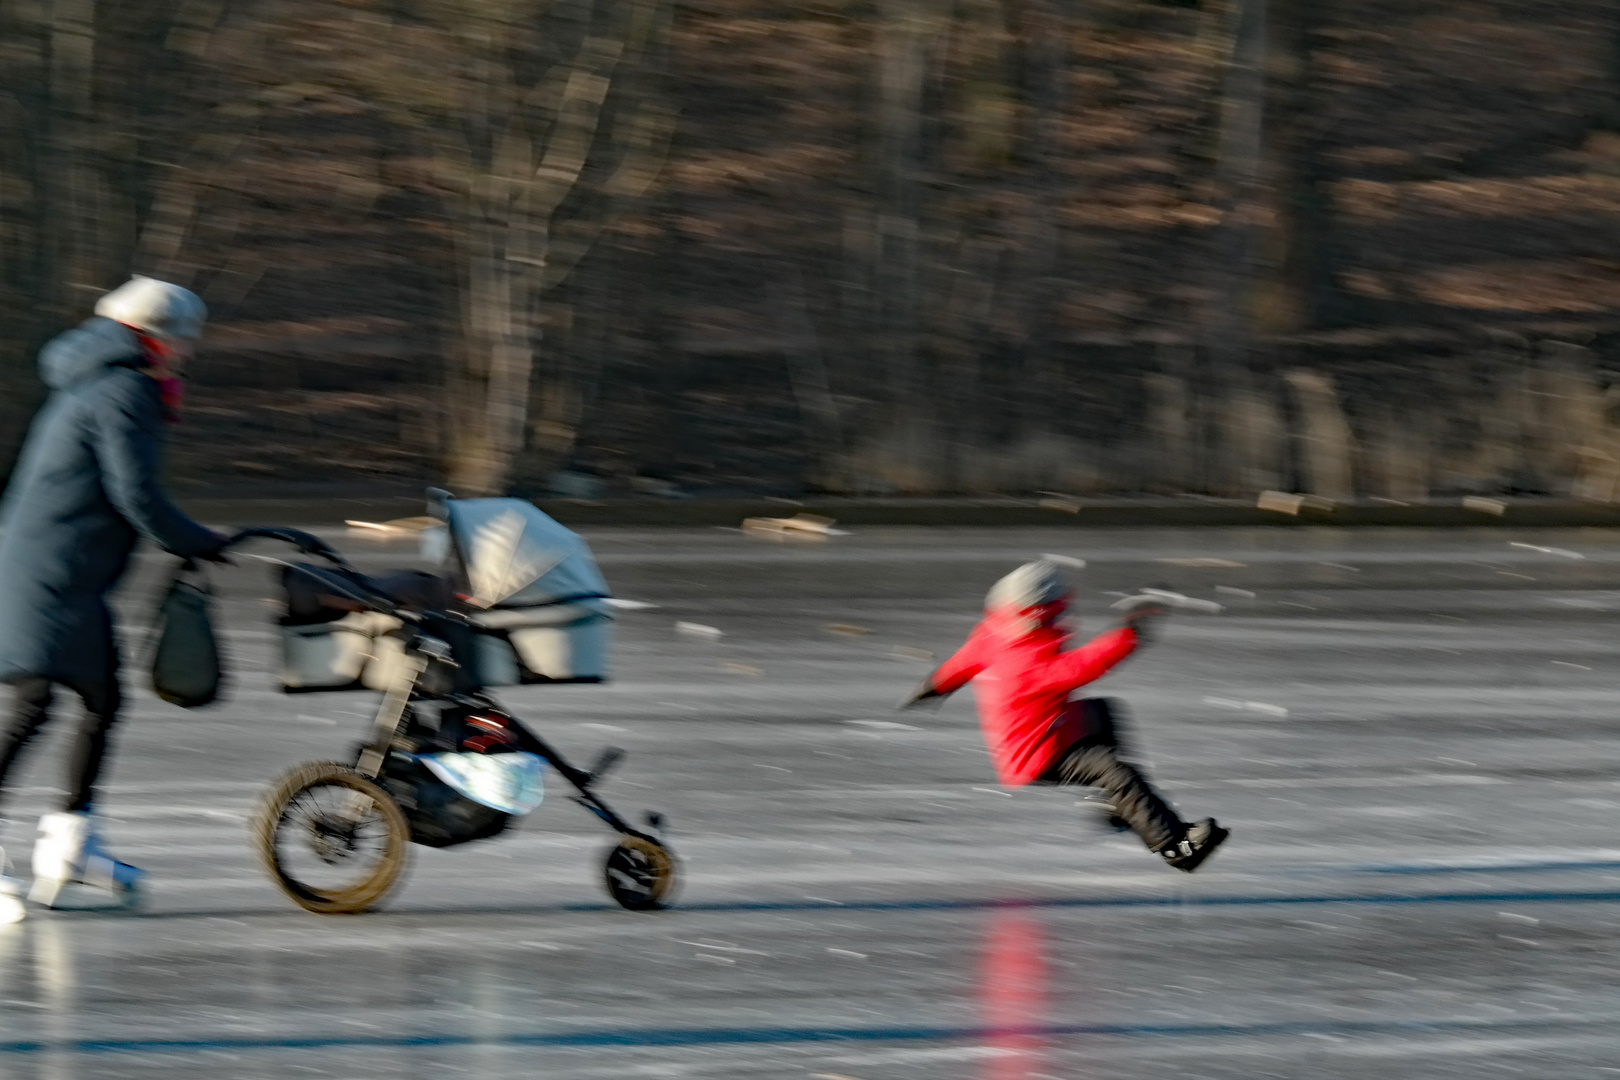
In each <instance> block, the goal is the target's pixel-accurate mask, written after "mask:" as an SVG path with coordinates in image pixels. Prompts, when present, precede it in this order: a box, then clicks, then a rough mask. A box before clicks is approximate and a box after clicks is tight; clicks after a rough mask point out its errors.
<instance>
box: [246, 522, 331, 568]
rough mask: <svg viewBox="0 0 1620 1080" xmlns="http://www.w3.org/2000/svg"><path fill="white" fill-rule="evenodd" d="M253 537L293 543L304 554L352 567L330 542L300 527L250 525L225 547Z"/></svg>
mask: <svg viewBox="0 0 1620 1080" xmlns="http://www.w3.org/2000/svg"><path fill="white" fill-rule="evenodd" d="M254 539H265V540H280V541H282V542H283V543H287V544H291V545H293V546H294V547H296V548H297V549H298V550H299V551H302V552H303V553H304V554H306V555H314V556H316V557H318V558H322V559H325V560H326V561H327V562H329V563H331V564H332V565H334V566H337V567H339V568H341V569H344V570H353V569H354V567H352V566H350V565H349V560H347V559H345V558H344V557H343V555H342V553H341V552H339V551H338V550H337V549H336V548H334V547H333V546H332V545H331V544H328V543H327V542H326V541H325V540H322V539H321V538H320V537H318V536H315V535H314V534H313V533H307V532H304V531H303V530H302V529H289V528H286V527H285V526H272V525H250V526H248V527H247V528H245V529H241V530H239V531H238V532H237V533H236V534H235V535H233V536H232V537H231V538H230V539H229V540H227V541H226V542H225V547H226V548H233V547H235V546H236V545H238V544H240V543H243V542H245V541H248V540H254Z"/></svg>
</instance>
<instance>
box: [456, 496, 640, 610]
mask: <svg viewBox="0 0 1620 1080" xmlns="http://www.w3.org/2000/svg"><path fill="white" fill-rule="evenodd" d="M444 505H445V514H446V525H447V527H448V528H449V530H450V536H451V539H452V540H453V541H454V543H455V549H456V551H457V552H458V553H459V554H460V556H461V561H462V566H463V567H464V568H465V570H466V573H467V591H468V594H469V595H470V596H471V597H472V601H473V603H475V604H477V605H478V606H479V607H483V608H495V607H502V608H520V607H538V606H540V605H542V604H565V603H571V602H578V601H589V600H600V599H604V598H606V597H607V596H608V587H607V582H605V581H603V580H602V573H601V571H599V570H598V569H597V568H596V560H595V559H593V558H591V549H590V548H589V547H587V546H586V545H585V541H584V540H582V539H581V538H580V537H579V535H578V534H576V533H574V532H572V531H571V530H569V529H566V528H564V527H563V526H561V525H559V524H557V522H556V521H555V520H553V519H552V518H551V517H549V516H547V515H546V514H545V513H543V512H542V511H541V510H540V509H539V508H538V507H536V506H535V505H534V504H533V503H529V502H526V501H524V500H523V499H451V500H448V501H447V502H446V503H445V504H444Z"/></svg>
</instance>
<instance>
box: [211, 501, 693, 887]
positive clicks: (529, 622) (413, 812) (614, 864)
mask: <svg viewBox="0 0 1620 1080" xmlns="http://www.w3.org/2000/svg"><path fill="white" fill-rule="evenodd" d="M430 496H431V497H432V503H431V506H430V508H431V509H432V510H433V512H434V516H435V517H437V518H439V520H440V521H441V522H442V525H441V526H440V527H439V528H437V529H431V530H429V531H428V532H426V533H424V534H423V539H424V547H425V548H428V547H434V548H437V549H438V554H439V555H440V556H441V557H442V559H443V562H444V564H445V567H446V571H447V573H446V574H445V575H444V576H436V575H432V574H427V573H422V572H420V571H401V572H397V573H390V574H385V575H380V576H377V577H368V576H366V575H364V574H362V573H360V572H359V571H357V570H356V569H355V568H354V567H353V566H351V565H350V564H349V563H348V561H347V560H345V559H344V557H343V556H342V555H341V554H339V553H338V552H337V551H335V550H333V549H332V548H331V547H330V546H329V545H327V544H326V543H325V542H324V541H322V540H320V539H319V538H317V537H314V536H311V535H310V534H308V533H304V532H300V531H298V530H295V529H283V528H252V529H246V530H243V531H242V532H240V533H238V534H237V535H236V536H235V537H234V538H233V539H232V541H231V542H232V544H236V543H240V542H242V541H245V540H248V539H252V538H255V537H264V538H270V539H277V540H282V541H285V542H288V543H291V544H294V545H296V546H297V547H298V548H299V549H300V550H301V551H303V552H304V553H305V554H308V555H312V556H315V557H317V558H319V559H321V560H323V564H311V563H284V564H282V570H281V579H282V584H283V587H284V589H285V594H286V613H285V615H283V616H282V617H281V620H280V624H281V635H282V646H283V657H282V659H283V665H282V683H283V689H284V690H286V691H287V692H288V693H308V692H314V691H329V690H349V689H372V690H380V691H382V692H383V698H382V703H381V705H380V706H379V708H378V710H377V715H376V719H375V721H374V723H373V725H372V729H371V734H370V737H369V738H368V739H367V740H366V741H365V742H364V743H362V744H360V745H359V746H357V747H356V748H355V749H354V752H353V755H352V757H351V758H350V759H349V760H348V761H342V762H338V761H331V762H317V763H313V764H308V765H300V766H298V767H296V768H294V769H292V770H290V771H289V772H287V773H286V774H285V775H283V776H282V777H281V778H280V779H279V780H277V781H276V783H275V784H274V786H273V787H271V789H270V790H269V791H268V792H267V793H266V795H265V797H264V800H263V802H262V804H261V805H260V808H259V811H258V813H257V815H256V817H255V819H254V822H253V834H254V838H255V841H256V846H257V848H258V854H259V857H260V860H261V861H262V863H263V865H264V867H265V869H266V871H267V872H268V873H269V874H270V876H271V878H272V879H273V880H274V881H275V882H276V884H277V885H278V886H280V888H281V889H282V891H283V892H285V893H286V894H287V895H288V896H289V897H291V898H292V900H293V901H294V902H295V903H297V904H298V905H300V906H301V907H303V908H305V909H306V910H308V911H313V912H316V913H319V914H345V913H352V912H359V911H365V910H367V909H368V908H371V907H373V906H375V905H376V904H378V903H379V902H380V901H381V900H382V899H383V897H384V896H386V895H387V893H388V892H389V890H390V889H391V888H392V887H393V886H394V885H395V884H396V883H397V882H398V881H399V880H400V878H401V875H402V874H403V872H404V870H405V866H406V863H407V861H408V852H409V847H408V845H409V844H411V843H417V844H425V845H427V846H429V847H450V846H452V845H456V844H463V843H467V842H469V841H472V840H481V839H485V838H488V837H492V836H495V835H497V834H498V833H500V832H501V831H502V830H504V829H505V828H506V826H507V825H508V824H509V823H510V821H511V819H512V818H513V817H515V816H519V815H522V814H526V813H528V812H529V811H531V810H533V809H534V808H535V807H536V806H537V805H539V803H540V798H541V794H542V790H543V789H542V781H543V778H544V772H545V766H546V765H547V764H548V763H549V764H550V765H551V767H552V768H554V769H556V771H557V772H558V773H559V774H560V775H561V776H562V778H563V779H564V780H566V781H568V783H569V784H570V785H572V787H573V788H574V792H575V793H574V794H573V795H572V796H571V798H572V799H573V801H574V802H576V803H578V804H579V805H581V806H583V807H584V808H585V809H587V810H589V811H590V812H591V813H593V814H595V815H596V816H597V817H599V818H600V819H601V820H602V821H603V822H605V823H606V824H607V825H608V826H609V827H611V828H612V829H614V830H615V831H617V832H618V833H619V842H618V843H617V844H616V845H615V846H614V847H613V848H612V849H611V850H610V851H609V852H608V853H607V857H606V860H605V863H604V866H603V876H604V882H605V884H606V886H607V891H608V893H609V894H610V895H611V896H612V897H613V899H614V900H616V901H617V902H618V903H619V904H621V905H622V906H624V907H626V908H629V909H631V910H648V909H652V908H658V907H662V906H664V905H665V904H666V903H667V902H668V901H669V900H670V898H671V896H672V894H673V890H674V886H675V877H676V863H675V859H674V857H673V856H672V855H671V853H670V851H669V849H668V847H667V846H666V845H665V844H664V843H663V841H662V840H661V839H660V837H659V835H658V834H659V832H660V830H661V828H662V824H663V823H662V818H661V816H660V815H658V814H655V813H652V812H650V811H649V812H648V814H647V828H648V831H642V830H639V829H636V828H634V827H632V826H631V825H630V824H628V823H627V822H626V821H625V820H624V819H623V818H621V817H620V816H619V815H618V814H617V813H615V812H614V810H613V809H612V807H610V806H609V805H608V804H607V803H606V802H605V801H604V800H603V799H602V797H601V795H600V794H598V792H597V786H598V785H599V784H600V782H601V780H602V778H603V777H604V776H605V775H606V774H607V772H608V771H609V770H610V769H611V768H612V767H613V766H614V765H615V764H617V763H618V761H619V760H620V759H621V758H622V757H623V751H621V750H618V749H616V748H608V749H607V750H605V751H604V752H603V753H602V754H601V756H600V757H599V758H598V760H597V761H596V762H595V763H594V764H593V765H591V766H590V767H589V768H586V769H579V768H576V767H574V766H573V765H571V764H570V763H569V762H568V761H567V760H566V759H565V758H564V757H563V756H562V755H561V754H559V753H558V752H557V751H556V750H555V749H554V748H553V747H551V746H550V745H549V744H548V743H547V742H546V741H545V740H544V739H542V738H540V737H539V736H538V735H536V734H535V733H534V732H532V731H530V730H529V728H527V727H526V726H524V725H523V724H522V723H521V722H520V721H519V720H518V719H517V718H516V717H514V716H512V715H511V714H510V713H508V712H506V711H505V710H504V709H502V708H501V706H500V705H499V704H498V703H497V702H496V700H495V699H494V698H493V697H492V696H491V695H490V693H489V688H490V687H492V686H502V685H514V684H518V683H558V682H563V683H566V682H601V681H602V679H603V678H604V675H605V657H606V650H607V639H608V634H609V631H610V627H611V618H612V609H611V607H610V606H609V605H608V603H607V599H608V597H607V587H606V584H605V582H603V580H602V578H601V575H600V573H598V571H597V569H596V565H595V563H594V561H593V560H592V559H591V556H590V552H589V549H588V548H587V547H586V546H585V543H584V541H583V540H581V539H580V538H579V537H578V536H576V535H575V534H574V533H572V532H570V531H569V530H567V529H565V528H564V527H563V526H561V525H559V524H558V523H557V522H555V521H553V520H552V519H551V518H550V517H547V516H546V515H545V514H544V513H542V512H541V511H540V510H538V509H536V508H535V507H534V506H533V505H531V504H529V503H527V502H524V501H522V500H519V499H468V500H458V499H452V498H450V497H449V496H448V494H446V493H443V492H432V493H430Z"/></svg>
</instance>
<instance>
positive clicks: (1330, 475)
mask: <svg viewBox="0 0 1620 1080" xmlns="http://www.w3.org/2000/svg"><path fill="white" fill-rule="evenodd" d="M1283 378H1284V380H1285V381H1286V382H1287V383H1288V387H1289V389H1290V390H1292V391H1293V393H1294V401H1295V403H1296V404H1297V405H1298V407H1299V414H1300V417H1301V420H1302V425H1303V431H1302V432H1301V435H1300V440H1301V443H1302V446H1301V450H1302V451H1303V452H1302V454H1301V455H1300V456H1301V458H1302V459H1303V462H1304V465H1305V488H1306V490H1307V491H1308V492H1310V494H1312V495H1321V496H1323V497H1324V498H1328V499H1348V498H1350V497H1351V496H1353V495H1354V494H1355V478H1354V471H1353V461H1354V454H1355V436H1354V435H1353V434H1352V433H1351V431H1350V423H1349V421H1348V420H1346V419H1345V416H1344V410H1343V409H1342V408H1340V406H1339V395H1338V391H1337V390H1336V389H1335V388H1334V385H1333V379H1332V377H1331V376H1328V375H1325V374H1323V373H1322V372H1320V371H1303V370H1299V369H1295V370H1293V371H1288V372H1285V373H1284V374H1283Z"/></svg>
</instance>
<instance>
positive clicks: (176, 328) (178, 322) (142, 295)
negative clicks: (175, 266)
mask: <svg viewBox="0 0 1620 1080" xmlns="http://www.w3.org/2000/svg"><path fill="white" fill-rule="evenodd" d="M96 314H97V315H100V316H101V317H102V318H104V319H111V320H113V321H114V322H121V323H123V324H124V325H125V326H133V327H134V328H135V329H137V330H140V331H142V332H143V333H146V334H149V335H151V336H152V337H155V338H161V339H163V340H165V341H174V340H177V339H180V338H197V337H201V336H202V328H203V321H204V320H205V319H207V318H208V308H207V307H206V306H205V305H204V304H203V302H202V300H201V299H199V298H198V296H197V294H196V293H194V292H192V291H191V290H190V289H184V288H181V287H180V286H179V285H172V284H170V283H169V282H167V281H159V280H157V279H156V278H149V277H142V276H141V275H140V274H136V275H134V276H133V277H131V278H130V279H129V280H128V281H126V282H124V283H123V284H122V285H120V286H118V288H116V289H114V290H112V291H111V292H109V293H107V294H105V295H104V296H102V298H101V299H100V300H97V301H96Z"/></svg>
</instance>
